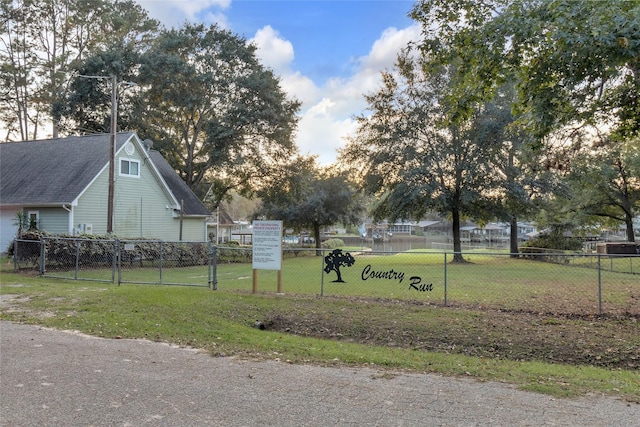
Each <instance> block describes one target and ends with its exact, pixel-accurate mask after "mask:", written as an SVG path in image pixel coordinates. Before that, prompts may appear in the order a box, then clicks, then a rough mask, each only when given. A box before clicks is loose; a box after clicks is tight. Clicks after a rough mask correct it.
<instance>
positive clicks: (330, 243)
mask: <svg viewBox="0 0 640 427" xmlns="http://www.w3.org/2000/svg"><path fill="white" fill-rule="evenodd" d="M343 246H344V240H342V239H336V238H333V239H327V240H325V241H324V242H322V247H323V248H325V249H336V248H340V247H343Z"/></svg>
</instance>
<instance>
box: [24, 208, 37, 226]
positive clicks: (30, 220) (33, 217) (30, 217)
mask: <svg viewBox="0 0 640 427" xmlns="http://www.w3.org/2000/svg"><path fill="white" fill-rule="evenodd" d="M39 223H40V211H29V212H27V224H24V225H27V226H28V227H29V230H37V229H38V226H39V225H40V224H39Z"/></svg>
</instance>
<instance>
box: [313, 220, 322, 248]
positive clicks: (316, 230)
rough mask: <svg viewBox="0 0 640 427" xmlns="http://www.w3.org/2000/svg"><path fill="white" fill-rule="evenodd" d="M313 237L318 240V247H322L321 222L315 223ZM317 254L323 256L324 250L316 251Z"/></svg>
mask: <svg viewBox="0 0 640 427" xmlns="http://www.w3.org/2000/svg"><path fill="white" fill-rule="evenodd" d="M313 238H314V239H315V241H316V249H321V248H322V242H321V241H320V224H316V223H315V222H314V223H313ZM316 256H322V251H316Z"/></svg>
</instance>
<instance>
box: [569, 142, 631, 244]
mask: <svg viewBox="0 0 640 427" xmlns="http://www.w3.org/2000/svg"><path fill="white" fill-rule="evenodd" d="M639 147H640V141H639V140H634V141H624V142H621V141H614V142H611V141H606V142H604V143H603V144H602V145H598V146H595V147H592V148H590V149H589V150H584V151H583V152H582V153H581V154H580V155H579V156H577V157H576V158H575V160H574V162H573V163H572V168H571V171H570V173H569V174H568V182H569V184H570V187H571V190H572V193H571V199H570V200H568V201H567V202H566V203H567V205H568V206H570V207H571V210H572V211H573V212H574V213H575V214H577V215H579V216H581V217H582V218H583V221H582V222H590V221H589V217H591V218H594V219H595V220H596V221H599V222H601V223H602V222H605V223H606V222H607V220H614V221H616V222H620V223H623V224H625V227H626V234H627V240H628V241H630V242H635V233H634V229H633V219H634V217H635V216H636V215H638V213H640V148H639ZM585 217H586V220H585V219H584V218H585ZM591 222H593V221H591Z"/></svg>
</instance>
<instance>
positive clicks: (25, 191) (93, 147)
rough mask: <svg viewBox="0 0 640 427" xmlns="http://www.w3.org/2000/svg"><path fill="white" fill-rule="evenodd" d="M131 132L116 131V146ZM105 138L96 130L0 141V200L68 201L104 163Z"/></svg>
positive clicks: (106, 154)
mask: <svg viewBox="0 0 640 427" xmlns="http://www.w3.org/2000/svg"><path fill="white" fill-rule="evenodd" d="M132 135H133V133H132V132H126V133H119V134H117V135H116V147H117V148H119V147H121V146H122V144H124V143H125V142H126V141H127V140H129V138H131V136H132ZM109 138H110V136H109V134H98V135H87V136H72V137H67V138H58V139H48V140H37V141H24V142H5V143H2V144H0V204H21V205H47V204H58V205H59V204H62V203H71V202H72V201H73V200H75V199H76V197H78V195H79V194H80V192H81V191H82V190H83V189H85V188H86V187H87V185H89V183H90V182H91V180H92V179H93V178H95V176H96V175H97V174H98V172H99V171H100V170H101V169H102V168H104V167H105V166H106V165H107V164H108V162H109ZM117 148H116V149H117Z"/></svg>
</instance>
